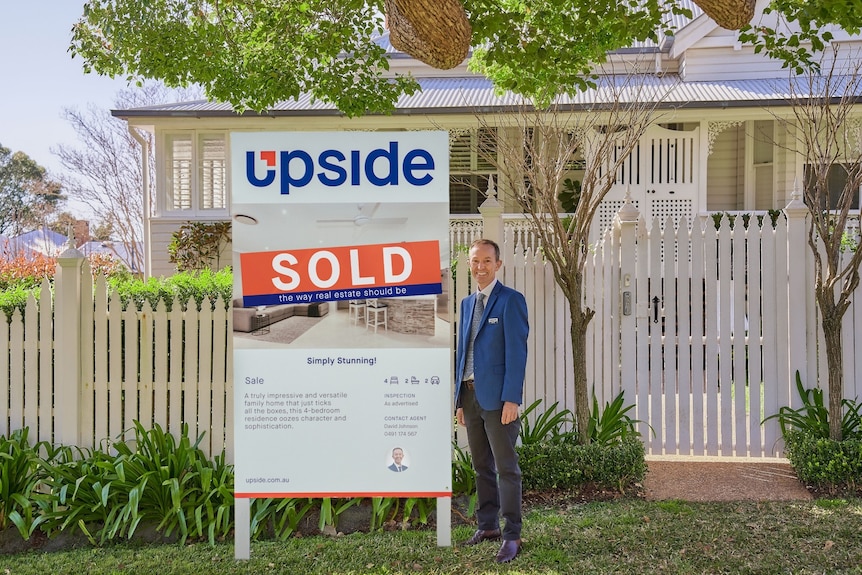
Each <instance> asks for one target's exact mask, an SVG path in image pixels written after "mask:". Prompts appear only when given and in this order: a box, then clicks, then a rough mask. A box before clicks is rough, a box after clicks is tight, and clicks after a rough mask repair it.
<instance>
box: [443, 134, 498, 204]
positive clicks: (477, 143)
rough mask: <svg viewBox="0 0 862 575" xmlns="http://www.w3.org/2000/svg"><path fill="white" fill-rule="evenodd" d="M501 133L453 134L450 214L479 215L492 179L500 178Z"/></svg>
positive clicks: (450, 159)
mask: <svg viewBox="0 0 862 575" xmlns="http://www.w3.org/2000/svg"><path fill="white" fill-rule="evenodd" d="M496 161H497V130H496V129H494V128H480V129H478V130H465V131H457V132H454V133H452V135H451V137H450V147H449V173H450V176H449V211H450V213H453V214H477V213H479V206H480V205H482V202H483V201H485V192H486V191H487V189H488V177H489V176H491V175H493V176H494V178H495V179H496V178H497V169H496V168H495V167H494V163H495V162H496Z"/></svg>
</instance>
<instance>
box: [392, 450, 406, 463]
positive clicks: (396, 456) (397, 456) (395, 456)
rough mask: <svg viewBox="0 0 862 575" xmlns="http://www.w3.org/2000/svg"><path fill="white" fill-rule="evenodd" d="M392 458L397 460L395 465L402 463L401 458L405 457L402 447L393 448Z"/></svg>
mask: <svg viewBox="0 0 862 575" xmlns="http://www.w3.org/2000/svg"><path fill="white" fill-rule="evenodd" d="M392 459H393V460H394V461H395V465H401V460H402V459H404V452H403V451H401V450H400V449H394V450H392Z"/></svg>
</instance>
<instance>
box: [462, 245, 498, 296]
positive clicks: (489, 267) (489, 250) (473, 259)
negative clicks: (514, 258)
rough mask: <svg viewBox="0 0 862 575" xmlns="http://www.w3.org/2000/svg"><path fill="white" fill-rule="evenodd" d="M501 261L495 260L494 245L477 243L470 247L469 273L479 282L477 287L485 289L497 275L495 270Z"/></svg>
mask: <svg viewBox="0 0 862 575" xmlns="http://www.w3.org/2000/svg"><path fill="white" fill-rule="evenodd" d="M501 265H503V262H501V261H499V260H497V252H496V250H495V249H494V246H492V245H488V244H477V245H475V246H473V247H472V248H470V273H471V274H473V279H474V280H476V283H477V284H479V289H485V288H486V287H487V286H488V284H490V283H491V282H492V281H494V278H495V277H497V270H498V269H500V266H501Z"/></svg>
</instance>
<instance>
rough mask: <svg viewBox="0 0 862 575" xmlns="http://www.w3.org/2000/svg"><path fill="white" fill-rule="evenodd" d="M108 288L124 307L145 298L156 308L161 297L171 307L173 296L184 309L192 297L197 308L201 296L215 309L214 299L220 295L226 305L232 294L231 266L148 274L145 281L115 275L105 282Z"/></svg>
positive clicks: (198, 307) (229, 302)
mask: <svg viewBox="0 0 862 575" xmlns="http://www.w3.org/2000/svg"><path fill="white" fill-rule="evenodd" d="M108 285H109V286H110V288H111V290H113V291H116V292H117V294H118V295H119V296H120V301H121V302H122V304H123V309H126V308H127V307H128V306H130V305H132V306H134V307H135V309H141V308H142V307H143V305H144V302H149V303H150V307H152V308H153V309H156V308H157V307H158V305H159V302H160V301H164V302H165V307H166V309H167V310H168V311H170V310H171V309H172V307H173V302H174V298H176V299H177V300H178V301H179V302H180V305H181V307H182V308H183V309H186V307H187V304H188V302H189V301H194V302H195V305H196V306H197V309H201V306H202V305H203V302H204V300H206V299H207V298H208V299H209V303H210V306H212V309H215V305H216V301H217V300H218V298H219V296H221V298H222V301H223V303H224V306H225V309H227V308H229V307H230V305H231V298H232V297H233V296H232V294H233V273H232V271H231V268H230V267H227V268H224V269H222V270H219V271H218V272H214V271H211V270H202V271H190V272H180V273H178V274H176V275H173V276H171V277H168V278H149V279H148V280H147V281H142V280H138V279H135V278H116V279H111V280H109V282H108Z"/></svg>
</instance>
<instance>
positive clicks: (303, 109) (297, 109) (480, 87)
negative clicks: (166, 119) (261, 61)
mask: <svg viewBox="0 0 862 575" xmlns="http://www.w3.org/2000/svg"><path fill="white" fill-rule="evenodd" d="M605 78H606V79H613V80H614V82H615V85H616V86H617V88H620V87H623V86H625V84H626V82H631V81H632V80H631V77H629V76H622V75H620V76H614V77H605ZM419 83H420V85H421V86H422V91H421V92H418V93H416V94H414V95H412V96H406V95H405V96H402V97H401V98H400V99H399V100H398V103H397V105H396V108H397V112H396V113H432V114H433V113H447V112H457V111H470V110H481V111H486V112H488V111H494V109H495V108H497V109H500V111H503V110H505V109H512V108H517V107H520V106H523V105H524V100H523V98H521V97H520V96H517V95H514V94H511V93H506V94H502V95H497V94H495V91H494V87H493V85H492V84H491V82H490V81H489V80H487V79H485V78H483V77H480V76H473V77H460V78H420V79H419ZM844 84H846V81H845V82H844ZM644 86H645V88H644V89H645V90H647V92H643V90H642V89H639V88H638V87H637V85H636V84H634V83H633V84H631V87H630V88H629V89H628V90H627V92H628V94H629V96H628V97H629V98H631V97H639V99H643V94H644V93H650V92H649V91H652V94H653V95H654V97H658V96H660V95H664V94H666V93H667V96H666V97H665V98H664V100H665V102H667V103H668V104H672V105H679V106H684V105H699V104H704V105H707V104H708V105H715V104H719V105H742V104H746V103H748V104H751V105H759V104H762V103H766V102H769V103H773V102H777V101H781V100H786V99H787V98H789V97H790V88H789V81H788V79H787V78H774V79H757V80H728V81H710V82H681V81H680V79H679V77H678V76H676V75H667V76H664V77H661V78H658V77H655V76H647V77H646V78H645V83H644ZM800 88H802V86H800ZM639 90H640V91H639ZM668 91H670V92H669V93H668ZM843 91H844V88H843V87H842V88H841V89H839V90H838V91H837V92H835V93H839V94H841V93H843ZM797 92H798V93H803V92H804V90H800V89H797ZM857 92H859V93H858V94H857V96H862V90H860V89H858V88H857ZM815 94H817V91H816V90H815ZM612 100H613V97H612V95H611V93H610V88H608V87H606V86H605V87H603V86H602V85H599V87H598V89H589V90H586V91H584V92H577V93H574V94H571V95H568V96H563V97H561V98H560V100H559V104H560V105H563V106H574V107H581V106H590V105H599V104H601V103H607V102H609V101H612ZM314 112H331V113H338V112H337V110H336V109H335V107H334V106H333V105H331V104H327V103H324V102H321V101H315V102H312V101H311V98H310V96H309V95H307V94H304V95H303V96H301V97H300V98H299V99H297V100H289V101H285V102H281V103H280V104H278V105H277V106H275V107H273V108H272V110H270V111H269V112H265V113H263V114H260V115H262V116H266V115H279V114H282V113H287V114H289V113H314ZM231 114H233V110H232V108H231V106H230V105H229V104H224V103H216V102H206V101H195V102H183V103H179V104H165V105H160V106H151V107H147V108H136V109H133V110H123V111H118V112H116V113H115V115H118V116H123V117H126V116H128V117H133V116H153V117H159V116H190V115H191V116H195V115H199V116H210V115H215V116H222V115H231ZM247 114H248V115H257V114H255V113H253V112H249V113H247Z"/></svg>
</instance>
